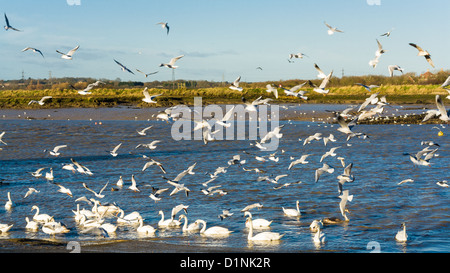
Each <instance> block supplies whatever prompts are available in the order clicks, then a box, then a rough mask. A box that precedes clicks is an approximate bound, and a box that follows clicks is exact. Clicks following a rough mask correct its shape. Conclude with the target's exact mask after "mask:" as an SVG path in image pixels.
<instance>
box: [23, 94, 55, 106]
mask: <svg viewBox="0 0 450 273" xmlns="http://www.w3.org/2000/svg"><path fill="white" fill-rule="evenodd" d="M51 98H52V96H44V97H42V98H41V99H40V100H39V101H37V100H30V102H29V103H28V105H30V104H32V103H38V104H39V105H44V103H45V100H48V99H51Z"/></svg>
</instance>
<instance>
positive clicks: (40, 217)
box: [31, 205, 53, 223]
mask: <svg viewBox="0 0 450 273" xmlns="http://www.w3.org/2000/svg"><path fill="white" fill-rule="evenodd" d="M33 210H36V214H34V216H33V220H34V221H36V222H39V223H47V222H50V221H52V220H53V216H50V215H48V214H39V207H38V206H36V205H34V206H33V207H32V208H31V211H33Z"/></svg>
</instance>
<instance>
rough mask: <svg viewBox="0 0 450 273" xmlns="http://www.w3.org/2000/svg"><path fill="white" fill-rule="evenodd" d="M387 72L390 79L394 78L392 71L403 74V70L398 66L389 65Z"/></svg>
mask: <svg viewBox="0 0 450 273" xmlns="http://www.w3.org/2000/svg"><path fill="white" fill-rule="evenodd" d="M388 70H389V75H390V76H391V77H393V76H394V71H395V70H398V71H400V72H402V74H403V68H401V67H400V66H398V65H390V66H388Z"/></svg>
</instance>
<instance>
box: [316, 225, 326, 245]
mask: <svg viewBox="0 0 450 273" xmlns="http://www.w3.org/2000/svg"><path fill="white" fill-rule="evenodd" d="M325 240H326V236H325V233H323V232H321V230H320V228H318V229H317V232H316V234H314V237H313V241H314V243H315V244H320V243H325Z"/></svg>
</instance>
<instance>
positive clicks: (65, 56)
mask: <svg viewBox="0 0 450 273" xmlns="http://www.w3.org/2000/svg"><path fill="white" fill-rule="evenodd" d="M78 48H80V46H79V45H78V46H76V47H75V48H73V49H71V50H69V52H67V53H62V52H61V51H59V50H56V52H58V53H59V54H61V58H63V59H66V60H72V55H73V54H74V53H75V51H77V50H78Z"/></svg>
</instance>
